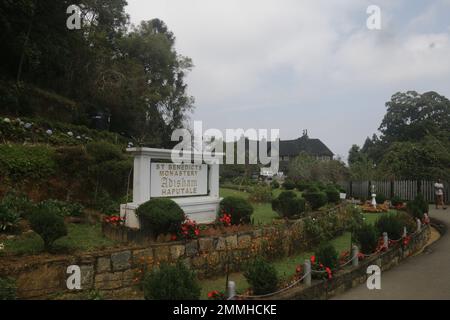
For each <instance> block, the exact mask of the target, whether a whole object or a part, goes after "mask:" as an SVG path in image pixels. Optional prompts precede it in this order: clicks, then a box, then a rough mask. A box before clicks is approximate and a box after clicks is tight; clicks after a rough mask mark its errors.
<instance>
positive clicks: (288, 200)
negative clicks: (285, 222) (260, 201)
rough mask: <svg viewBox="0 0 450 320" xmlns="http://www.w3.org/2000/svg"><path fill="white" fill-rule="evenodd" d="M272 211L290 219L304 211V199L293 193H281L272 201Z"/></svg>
mask: <svg viewBox="0 0 450 320" xmlns="http://www.w3.org/2000/svg"><path fill="white" fill-rule="evenodd" d="M272 209H273V210H274V211H276V212H277V213H278V214H279V215H280V216H282V217H285V218H290V217H292V216H295V215H299V214H301V213H303V212H304V211H305V199H303V198H301V197H299V196H298V195H297V194H296V193H295V192H294V191H283V192H281V193H280V195H279V196H278V197H277V198H276V199H274V200H273V201H272Z"/></svg>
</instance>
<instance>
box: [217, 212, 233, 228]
mask: <svg viewBox="0 0 450 320" xmlns="http://www.w3.org/2000/svg"><path fill="white" fill-rule="evenodd" d="M219 223H220V224H221V225H223V226H225V227H229V226H231V214H229V213H227V212H226V211H225V210H221V212H220V216H219Z"/></svg>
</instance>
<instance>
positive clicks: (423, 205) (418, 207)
mask: <svg viewBox="0 0 450 320" xmlns="http://www.w3.org/2000/svg"><path fill="white" fill-rule="evenodd" d="M406 210H407V211H408V212H409V213H410V214H411V215H412V216H413V217H415V218H418V219H422V218H423V214H424V213H428V202H427V201H426V200H425V198H424V196H423V195H422V194H420V193H419V194H418V195H417V196H416V197H415V198H414V200H412V201H408V203H407V204H406Z"/></svg>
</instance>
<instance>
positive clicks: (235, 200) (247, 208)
mask: <svg viewBox="0 0 450 320" xmlns="http://www.w3.org/2000/svg"><path fill="white" fill-rule="evenodd" d="M220 210H221V212H225V213H226V214H229V215H231V224H233V225H238V224H242V223H249V222H250V217H251V215H252V213H253V206H252V205H251V204H250V203H249V202H248V201H247V200H246V199H243V198H239V197H234V196H230V197H225V198H223V199H222V201H220Z"/></svg>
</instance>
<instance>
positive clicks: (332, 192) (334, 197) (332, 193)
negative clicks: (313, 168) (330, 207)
mask: <svg viewBox="0 0 450 320" xmlns="http://www.w3.org/2000/svg"><path fill="white" fill-rule="evenodd" d="M325 193H326V195H327V199H328V202H332V203H338V202H339V201H340V200H341V199H340V195H339V190H337V189H336V188H335V187H333V186H329V187H327V188H326V189H325Z"/></svg>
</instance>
